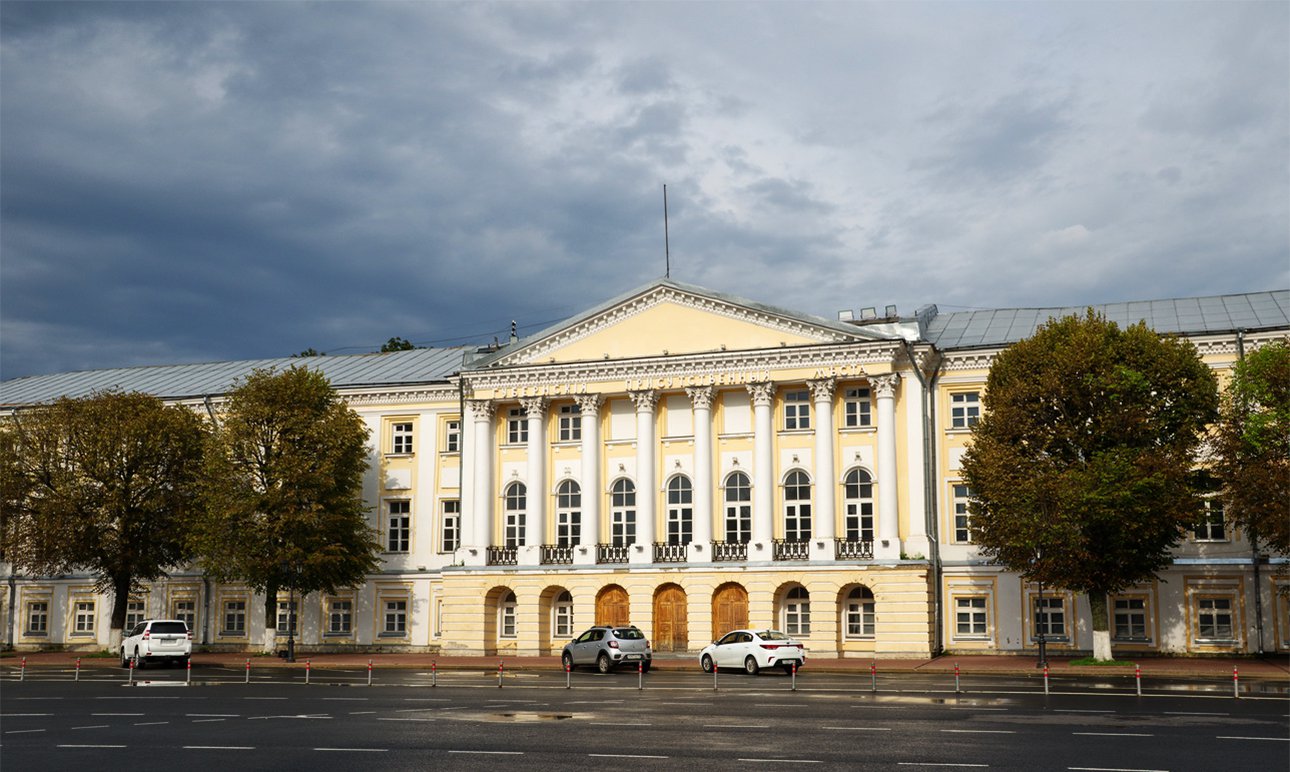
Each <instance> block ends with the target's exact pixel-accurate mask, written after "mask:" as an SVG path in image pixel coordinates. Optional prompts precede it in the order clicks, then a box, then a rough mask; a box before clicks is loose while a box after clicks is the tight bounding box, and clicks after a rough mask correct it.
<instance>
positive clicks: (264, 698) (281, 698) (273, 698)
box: [242, 697, 286, 700]
mask: <svg viewBox="0 0 1290 772" xmlns="http://www.w3.org/2000/svg"><path fill="white" fill-rule="evenodd" d="M242 699H244V700H285V699H286V697H243V698H242Z"/></svg>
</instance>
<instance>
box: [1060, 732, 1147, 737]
mask: <svg viewBox="0 0 1290 772" xmlns="http://www.w3.org/2000/svg"><path fill="white" fill-rule="evenodd" d="M1071 734H1079V735H1085V736H1088V737H1155V735H1153V734H1139V733H1137V732H1071Z"/></svg>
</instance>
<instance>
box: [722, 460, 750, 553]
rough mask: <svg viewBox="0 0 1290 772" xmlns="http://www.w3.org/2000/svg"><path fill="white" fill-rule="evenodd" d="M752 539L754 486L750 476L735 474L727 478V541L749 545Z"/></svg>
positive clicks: (741, 473)
mask: <svg viewBox="0 0 1290 772" xmlns="http://www.w3.org/2000/svg"><path fill="white" fill-rule="evenodd" d="M750 538H752V485H751V484H750V483H749V482H748V475H746V474H744V473H743V472H735V473H734V474H732V475H730V476H729V477H727V478H726V541H727V542H732V543H738V544H744V543H747V541H748V540H749V539H750Z"/></svg>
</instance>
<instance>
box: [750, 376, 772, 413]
mask: <svg viewBox="0 0 1290 772" xmlns="http://www.w3.org/2000/svg"><path fill="white" fill-rule="evenodd" d="M746 388H747V389H748V394H749V395H751V396H752V402H753V405H755V406H757V407H770V405H771V402H772V401H773V400H774V398H775V384H773V383H771V382H770V381H763V382H762V383H749V384H746Z"/></svg>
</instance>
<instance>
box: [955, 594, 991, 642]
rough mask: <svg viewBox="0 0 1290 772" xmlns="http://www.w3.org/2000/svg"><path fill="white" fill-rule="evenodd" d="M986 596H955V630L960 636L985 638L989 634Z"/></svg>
mask: <svg viewBox="0 0 1290 772" xmlns="http://www.w3.org/2000/svg"><path fill="white" fill-rule="evenodd" d="M985 600H986V599H985V598H984V597H980V596H978V597H972V598H955V599H954V607H955V615H956V616H955V622H956V626H955V631H956V632H957V633H958V636H959V637H960V638H984V637H985V636H986V635H988V634H989V629H990V628H989V620H988V618H987V616H986V607H985Z"/></svg>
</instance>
